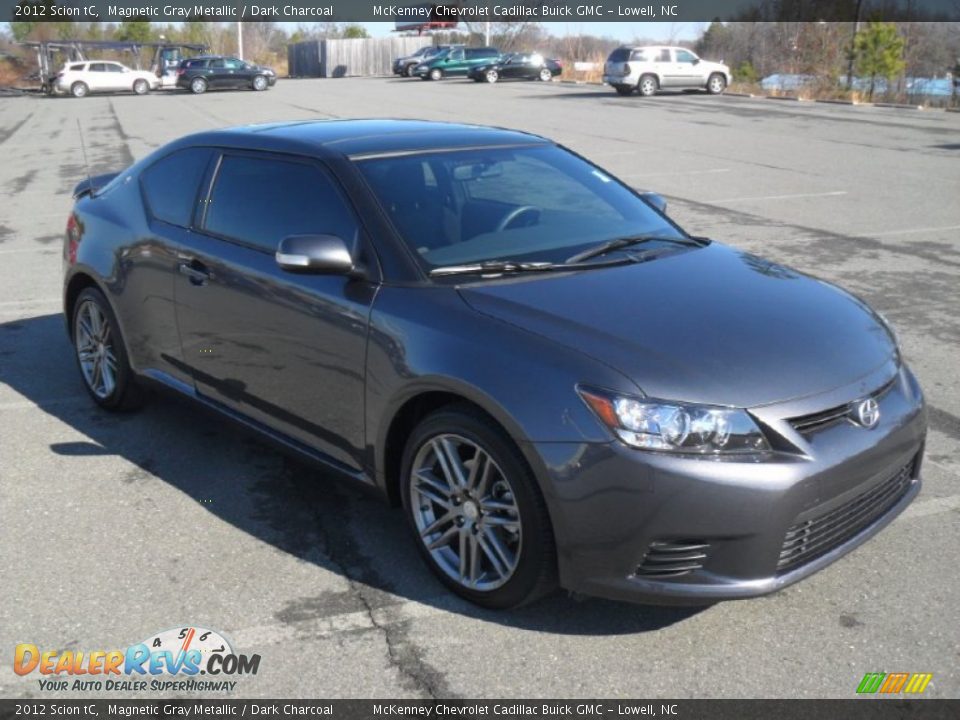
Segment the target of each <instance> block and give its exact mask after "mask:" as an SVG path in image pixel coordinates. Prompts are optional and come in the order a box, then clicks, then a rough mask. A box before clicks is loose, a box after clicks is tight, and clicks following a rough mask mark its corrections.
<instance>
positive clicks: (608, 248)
mask: <svg viewBox="0 0 960 720" xmlns="http://www.w3.org/2000/svg"><path fill="white" fill-rule="evenodd" d="M654 240H658V241H660V242H668V243H674V244H677V245H697V244H699V243H695V242H694V241H691V240H687V239H685V238H679V237H669V236H666V235H628V236H626V237H619V238H614V239H613V240H607V241H606V242H602V243H600V244H599V245H596V246H594V247H592V248H589V249H587V250H584V251H583V252H579V253H577V254H576V255H571V256H570V257H568V258H567V259H566V260H565V261H564V263H565V264H567V265H572V264H575V263H579V262H583V261H584V260H589V259H590V258H595V257H598V256H600V255H606V254H607V253H608V252H612V251H614V250H619V249H620V248H625V247H629V246H631V245H640V244H642V243H645V242H652V241H654Z"/></svg>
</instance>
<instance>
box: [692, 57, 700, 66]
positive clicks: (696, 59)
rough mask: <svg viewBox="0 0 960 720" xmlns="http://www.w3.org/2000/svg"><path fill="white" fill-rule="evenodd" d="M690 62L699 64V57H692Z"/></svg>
mask: <svg viewBox="0 0 960 720" xmlns="http://www.w3.org/2000/svg"><path fill="white" fill-rule="evenodd" d="M692 62H693V64H694V65H699V64H700V58H694V59H693V61H692Z"/></svg>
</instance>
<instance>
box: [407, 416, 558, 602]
mask: <svg viewBox="0 0 960 720" xmlns="http://www.w3.org/2000/svg"><path fill="white" fill-rule="evenodd" d="M402 468H403V470H402V472H403V475H402V479H403V487H402V492H403V496H402V499H403V504H404V507H405V509H406V510H407V514H408V518H409V520H410V524H411V527H412V530H413V532H414V535H415V536H416V542H417V545H418V548H419V550H420V552H421V554H422V555H423V556H424V557H425V559H426V560H427V563H428V564H429V565H430V567H431V569H432V570H433V571H434V572H435V573H436V574H437V576H438V577H439V578H440V580H441V581H443V583H444V584H445V585H447V587H449V588H450V589H451V590H453V591H454V592H456V593H457V594H458V595H461V596H463V597H465V598H467V599H468V600H471V601H473V602H475V603H478V604H480V605H483V606H486V607H491V608H507V607H514V606H516V605H521V604H524V603H528V602H531V601H533V600H535V599H537V598H538V597H540V596H542V595H543V594H544V593H546V592H548V591H549V590H550V589H552V587H553V586H554V583H555V576H556V570H555V568H556V559H555V550H554V542H553V534H552V531H551V529H550V521H549V518H548V516H547V511H546V507H545V505H544V501H543V498H542V496H541V495H540V492H539V488H537V487H536V483H535V481H534V479H533V477H532V475H531V473H530V471H529V469H528V467H527V465H526V462H525V461H524V460H523V457H522V456H521V455H520V454H519V451H518V450H517V449H516V446H515V445H514V444H513V443H512V442H511V441H510V439H509V437H507V436H506V435H504V434H503V432H502V431H501V430H500V429H499V428H498V427H497V426H495V425H494V424H493V423H492V422H491V421H490V420H489V419H488V418H486V417H484V416H482V415H481V414H479V413H476V412H474V411H473V410H472V408H463V410H462V411H461V410H460V409H459V408H456V407H455V408H451V409H448V410H441V411H439V412H438V413H436V414H434V415H431V416H430V417H428V418H427V419H426V420H424V421H423V422H422V423H421V424H420V425H419V426H417V428H416V429H415V430H414V432H413V435H412V437H411V439H410V442H409V443H408V445H407V448H406V450H405V452H404V461H403V466H402Z"/></svg>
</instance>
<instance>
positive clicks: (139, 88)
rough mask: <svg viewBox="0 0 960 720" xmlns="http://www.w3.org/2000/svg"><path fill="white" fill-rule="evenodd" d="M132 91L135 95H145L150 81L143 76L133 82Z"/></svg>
mask: <svg viewBox="0 0 960 720" xmlns="http://www.w3.org/2000/svg"><path fill="white" fill-rule="evenodd" d="M133 92H134V93H136V94H137V95H146V94H147V93H148V92H150V83H148V82H147V81H146V80H144V79H143V78H141V79H139V80H137V81H136V82H135V83H134V84H133Z"/></svg>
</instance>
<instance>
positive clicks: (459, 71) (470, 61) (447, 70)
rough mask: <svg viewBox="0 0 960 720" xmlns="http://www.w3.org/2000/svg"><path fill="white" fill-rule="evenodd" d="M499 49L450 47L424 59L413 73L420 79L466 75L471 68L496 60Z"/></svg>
mask: <svg viewBox="0 0 960 720" xmlns="http://www.w3.org/2000/svg"><path fill="white" fill-rule="evenodd" d="M499 57H500V51H499V50H497V49H496V48H492V47H481V48H462V47H461V48H450V49H449V50H446V51H444V52H441V53H438V54H437V55H434V56H433V57H431V58H428V59H426V60H424V61H423V62H422V63H420V64H419V65H417V66H416V67H415V68H414V70H413V74H414V75H416V76H417V77H419V78H420V79H421V80H440V79H441V78H445V77H447V76H460V77H466V75H467V73H468V72H470V70H471V68H474V67H476V66H478V65H486V64H488V63H491V62H494V61H496V59H497V58H499Z"/></svg>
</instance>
